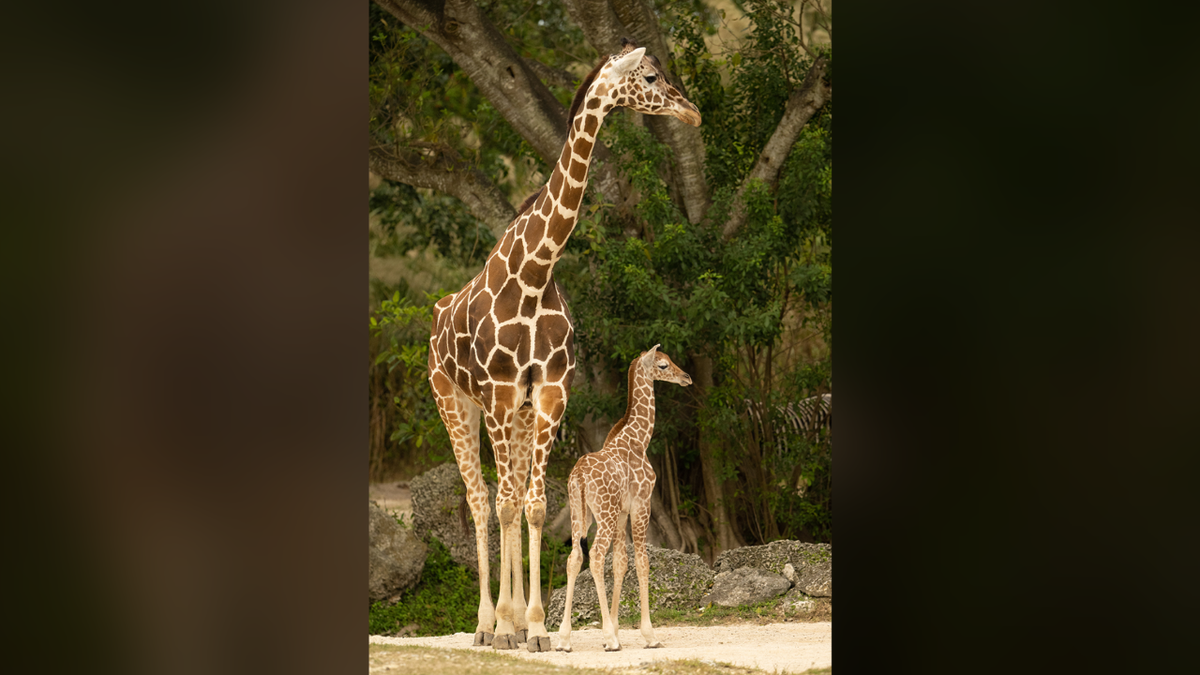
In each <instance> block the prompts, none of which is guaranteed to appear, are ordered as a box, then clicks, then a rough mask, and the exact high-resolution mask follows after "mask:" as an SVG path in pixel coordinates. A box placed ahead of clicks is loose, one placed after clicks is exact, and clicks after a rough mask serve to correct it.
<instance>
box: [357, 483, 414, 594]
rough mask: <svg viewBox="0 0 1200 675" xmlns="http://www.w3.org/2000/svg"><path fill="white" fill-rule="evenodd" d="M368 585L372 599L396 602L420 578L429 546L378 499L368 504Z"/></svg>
mask: <svg viewBox="0 0 1200 675" xmlns="http://www.w3.org/2000/svg"><path fill="white" fill-rule="evenodd" d="M368 518H369V521H370V525H369V533H370V534H369V542H370V549H369V554H368V557H367V568H368V571H367V582H368V583H367V586H368V595H369V597H370V601H371V602H377V601H382V600H386V601H388V602H394V601H395V600H396V599H398V598H399V597H400V594H401V593H402V592H404V591H405V590H407V589H409V588H412V587H413V586H415V585H416V584H417V581H418V580H420V578H421V570H422V569H423V568H424V567H425V556H426V554H427V553H428V550H429V549H428V547H426V546H425V542H423V541H421V539H420V537H418V536H417V535H416V534H415V533H414V532H413V531H412V530H411V529H409V528H407V527H404V526H403V525H401V524H400V523H397V522H396V519H395V518H393V517H392V516H391V514H389V513H388V512H386V511H384V510H383V509H382V508H380V507H379V505H378V504H376V503H375V502H370V507H369V517H368Z"/></svg>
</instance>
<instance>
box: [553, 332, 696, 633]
mask: <svg viewBox="0 0 1200 675" xmlns="http://www.w3.org/2000/svg"><path fill="white" fill-rule="evenodd" d="M658 347H659V345H654V346H653V347H651V348H650V351H647V352H642V354H641V355H640V356H638V357H637V358H636V359H634V360H633V363H631V364H630V365H629V402H628V404H627V406H626V409H625V416H624V417H622V418H621V419H620V421H618V422H617V423H616V425H615V426H613V428H612V431H610V432H608V437H607V438H605V439H604V447H603V448H601V450H600V452H593V453H590V454H587V455H584V456H583V457H580V458H579V461H578V462H576V463H575V468H574V469H572V470H571V477H570V478H569V479H568V480H567V493H568V498H569V499H570V504H571V544H572V545H571V556H570V557H569V558H567V597H566V606H565V607H564V608H563V618H562V624H561V625H560V626H559V628H558V647H556V649H558V650H559V651H565V652H569V651H571V599H572V596H573V595H574V593H575V577H576V576H578V575H579V569H580V567H581V566H582V565H583V553H582V551H581V550H580V546H579V540H580V539H582V538H583V537H584V535H586V534H587V531H588V527H590V526H591V524H592V519H593V518H595V520H596V543H595V544H594V545H593V546H592V549H591V559H592V563H591V569H592V580H593V581H595V582H596V592H597V594H598V595H599V596H600V616H601V618H602V619H603V622H602V623H603V625H602V626H601V628H602V629H603V630H604V633H605V642H604V649H605V651H610V652H615V651H618V650H620V649H621V643H620V642H619V641H618V640H617V608H618V603H619V602H620V599H621V581H622V580H623V579H624V578H625V570H626V567H627V566H628V562H627V557H626V556H627V554H626V553H625V519H626V518H627V517H629V516H630V515H632V516H633V518H632V522H633V550H634V555H635V556H636V558H635V561H634V562H635V563H636V565H637V576H638V588H639V590H640V591H641V600H642V637H643V638H645V639H646V648H647V649H649V648H652V647H661V646H663V645H662V643H661V642H659V641H658V640H657V639H656V638H655V637H654V627H653V626H651V625H650V588H649V582H650V560H649V559H648V558H647V557H646V526H647V525H648V524H649V522H650V493H651V492H652V491H653V490H654V479H655V475H654V469H653V468H652V467H651V466H650V462H649V461H648V460H647V459H646V446H647V445H648V444H649V443H650V436H651V435H652V434H653V433H654V381H655V380H666V381H668V382H674V383H675V384H679V385H682V386H684V387H686V386H688V385H689V384H691V383H692V378H691V376H690V375H688V374H687V373H685V372H683V371H682V370H680V368H679V366H677V365H675V363H674V362H673V361H671V357H669V356H667V355H666V354H663V353H662V352H660V351H658ZM589 512H590V513H589ZM614 538H615V539H614ZM614 541H615V545H614V547H613V596H612V612H611V614H610V612H609V610H608V606H607V605H606V604H605V601H606V600H607V596H606V593H605V590H604V554H605V552H606V551H608V546H609V544H610V543H614Z"/></svg>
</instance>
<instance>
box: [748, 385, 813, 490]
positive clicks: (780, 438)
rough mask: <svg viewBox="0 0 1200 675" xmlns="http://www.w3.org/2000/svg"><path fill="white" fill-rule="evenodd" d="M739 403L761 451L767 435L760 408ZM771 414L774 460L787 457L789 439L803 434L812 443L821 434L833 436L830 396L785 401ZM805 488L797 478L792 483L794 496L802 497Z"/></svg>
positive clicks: (755, 405)
mask: <svg viewBox="0 0 1200 675" xmlns="http://www.w3.org/2000/svg"><path fill="white" fill-rule="evenodd" d="M742 400H743V402H745V404H746V411H747V412H748V413H749V415H750V418H751V419H752V420H753V422H754V424H753V426H752V429H753V433H754V434H756V436H757V439H758V441H759V443H760V447H763V446H764V445H765V441H766V438H767V434H766V427H765V426H764V424H763V416H762V412H761V407H762V406H761V405H760V404H757V403H755V402H754V401H752V400H751V399H748V398H747V399H742ZM775 411H776V413H777V415H778V417H777V418H776V422H775V428H774V431H775V448H774V449H775V454H776V457H778V458H783V457H784V456H786V455H787V452H788V445H787V439H788V436H789V435H800V434H805V435H807V436H808V437H809V438H811V439H815V438H817V437H818V435H819V434H820V433H821V432H822V431H824V432H825V434H826V435H829V436H832V434H833V394H819V395H817V396H809V397H808V398H804V399H801V400H799V401H789V402H788V404H787V405H777V406H775ZM764 449H765V448H764ZM807 487H808V483H807V481H806V480H805V479H804V477H803V476H801V477H800V478H799V479H798V481H797V483H796V495H797V496H802V495H803V494H804V491H805V489H806V488H807Z"/></svg>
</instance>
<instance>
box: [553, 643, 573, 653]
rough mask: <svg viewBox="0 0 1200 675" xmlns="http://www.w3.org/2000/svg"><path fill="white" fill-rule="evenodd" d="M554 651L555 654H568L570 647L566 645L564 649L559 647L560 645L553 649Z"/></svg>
mask: <svg viewBox="0 0 1200 675" xmlns="http://www.w3.org/2000/svg"><path fill="white" fill-rule="evenodd" d="M554 651H556V652H568V653H569V652H570V651H571V645H567V646H565V647H564V646H563V645H561V644H560V645H558V646H557V647H555V648H554Z"/></svg>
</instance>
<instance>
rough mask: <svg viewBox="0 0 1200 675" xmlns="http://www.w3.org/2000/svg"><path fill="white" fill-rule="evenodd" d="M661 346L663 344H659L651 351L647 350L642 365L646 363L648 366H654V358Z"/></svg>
mask: <svg viewBox="0 0 1200 675" xmlns="http://www.w3.org/2000/svg"><path fill="white" fill-rule="evenodd" d="M661 346H662V345H661V344H657V345H654V346H653V347H651V348H650V349H647V350H646V352H645V353H644V354H642V363H645V364H646V365H647V366H650V365H653V364H654V357H655V356H656V355H657V354H658V348H659V347H661Z"/></svg>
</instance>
